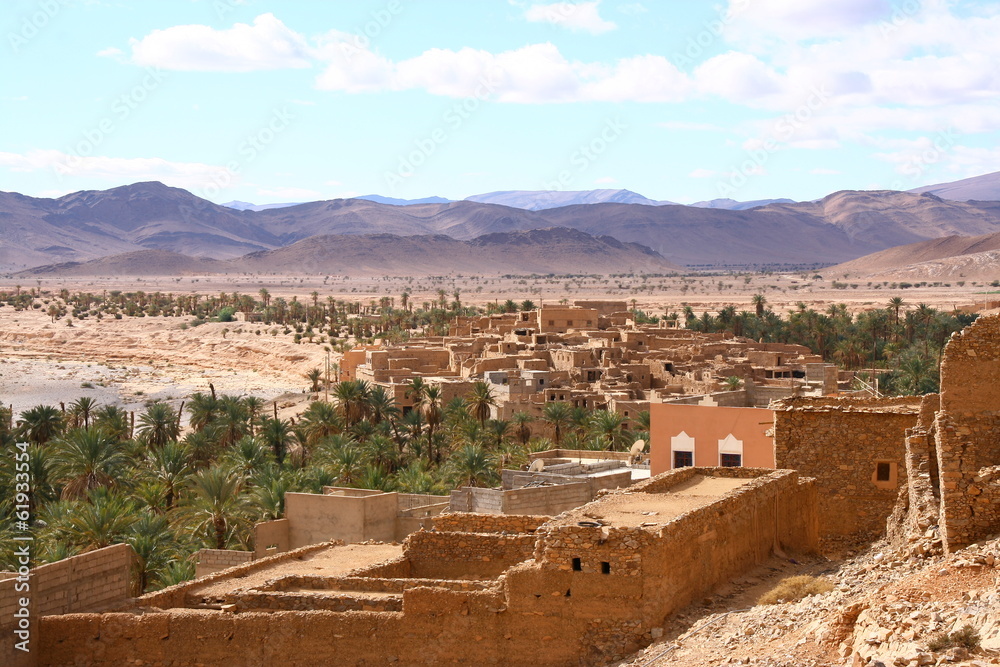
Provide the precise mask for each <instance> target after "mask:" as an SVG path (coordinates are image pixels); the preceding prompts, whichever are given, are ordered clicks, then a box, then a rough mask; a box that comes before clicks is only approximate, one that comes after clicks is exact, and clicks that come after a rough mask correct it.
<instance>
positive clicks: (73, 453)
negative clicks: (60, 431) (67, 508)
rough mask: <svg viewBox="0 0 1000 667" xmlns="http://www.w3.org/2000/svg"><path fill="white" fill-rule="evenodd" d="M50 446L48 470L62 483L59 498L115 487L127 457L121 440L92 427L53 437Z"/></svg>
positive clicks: (123, 470)
mask: <svg viewBox="0 0 1000 667" xmlns="http://www.w3.org/2000/svg"><path fill="white" fill-rule="evenodd" d="M52 446H53V448H54V449H53V454H52V472H53V476H54V477H55V479H57V480H59V481H61V482H62V483H63V485H64V486H63V491H62V497H63V498H81V497H83V496H85V495H87V493H88V492H89V491H92V490H94V489H98V488H101V487H115V486H117V485H118V484H119V480H120V479H121V477H122V476H123V474H124V472H125V466H126V465H127V463H128V460H129V459H128V455H127V454H126V453H125V449H124V447H123V445H122V443H121V442H119V441H118V440H116V439H115V438H114V437H113V436H111V435H109V434H108V433H106V432H105V431H102V430H100V429H96V428H90V429H82V428H78V429H74V430H72V431H70V432H69V433H67V434H66V435H65V436H62V437H60V438H58V439H56V440H53V441H52Z"/></svg>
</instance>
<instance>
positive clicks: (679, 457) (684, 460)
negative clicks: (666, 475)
mask: <svg viewBox="0 0 1000 667" xmlns="http://www.w3.org/2000/svg"><path fill="white" fill-rule="evenodd" d="M693 465H694V452H674V467H675V468H690V467H691V466H693Z"/></svg>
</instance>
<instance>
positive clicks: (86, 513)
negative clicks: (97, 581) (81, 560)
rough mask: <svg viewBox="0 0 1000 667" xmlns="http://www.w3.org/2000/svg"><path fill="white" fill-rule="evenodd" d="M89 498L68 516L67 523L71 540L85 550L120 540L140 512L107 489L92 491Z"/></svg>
mask: <svg viewBox="0 0 1000 667" xmlns="http://www.w3.org/2000/svg"><path fill="white" fill-rule="evenodd" d="M87 500H88V501H89V502H86V503H80V504H79V506H78V507H77V508H76V509H75V511H73V512H72V513H71V514H70V515H69V516H68V522H67V525H66V526H65V532H66V534H67V538H68V541H69V542H71V543H72V544H74V545H76V546H78V547H80V548H81V549H82V550H83V551H90V550H92V549H103V548H104V547H107V546H111V545H112V544H116V543H118V542H121V541H122V538H123V537H124V536H125V535H126V534H127V533H128V532H129V529H130V528H131V527H132V524H133V523H135V521H136V516H137V511H136V507H135V505H134V504H133V503H132V501H130V500H129V499H128V498H125V497H124V496H121V495H119V494H116V493H110V492H108V490H107V489H95V490H91V491H90V493H88V494H87Z"/></svg>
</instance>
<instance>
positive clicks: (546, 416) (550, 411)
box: [542, 401, 573, 447]
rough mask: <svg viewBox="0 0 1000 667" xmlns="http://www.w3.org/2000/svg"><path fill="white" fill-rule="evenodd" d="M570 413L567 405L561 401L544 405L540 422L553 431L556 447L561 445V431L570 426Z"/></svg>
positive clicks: (570, 409) (570, 410)
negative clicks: (550, 427)
mask: <svg viewBox="0 0 1000 667" xmlns="http://www.w3.org/2000/svg"><path fill="white" fill-rule="evenodd" d="M572 412H573V411H572V408H570V405H569V403H563V402H561V401H560V402H550V403H546V404H545V407H544V408H542V421H544V422H545V423H546V424H549V425H550V426H552V428H553V429H555V437H556V447H559V446H560V445H561V444H562V434H563V430H564V429H565V428H566V427H567V426H569V425H570V423H571V419H572Z"/></svg>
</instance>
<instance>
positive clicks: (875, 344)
mask: <svg viewBox="0 0 1000 667" xmlns="http://www.w3.org/2000/svg"><path fill="white" fill-rule="evenodd" d="M753 304H754V306H755V312H751V311H746V310H743V311H737V310H736V307H735V306H726V307H724V308H722V309H720V310H719V312H718V314H716V315H712V314H711V313H709V312H704V313H702V314H701V316H700V317H699V316H697V315H696V314H695V312H694V311H693V310H692V309H691V307H690V306H686V307H685V308H684V310H683V311H682V313H681V314H680V315H678V314H676V313H673V314H671V315H669V316H668V319H670V318H672V317H675V316H676V317H678V318H681V317H683V320H684V326H685V327H687V328H688V329H694V330H695V331H706V332H724V333H728V334H730V335H733V336H743V337H746V338H752V339H753V340H759V341H761V342H764V343H795V344H798V345H805V346H806V347H808V348H809V349H810V350H812V351H813V352H814V353H816V354H819V355H822V356H823V358H824V359H826V360H827V361H830V362H835V363H838V364H840V366H841V367H842V368H845V369H847V370H855V371H861V372H862V374H863V375H865V376H866V377H867V379H868V380H869V381H870V380H871V379H872V377H873V376H875V377H878V379H879V387H880V389H881V390H882V392H883V393H887V394H899V395H905V394H926V393H931V392H935V391H937V389H938V384H939V374H938V367H939V366H940V357H941V352H942V350H943V349H944V344H945V343H946V342H948V339H949V338H950V337H951V334H953V333H954V332H956V331H961V330H962V329H964V328H965V327H966V326H968V325H969V324H971V323H972V322H973V321H974V320H975V319H976V316H975V315H974V314H967V313H961V312H955V313H943V312H941V311H938V310H935V309H934V308H931V307H929V306H927V305H925V304H918V305H917V306H916V307H915V308H907V306H906V304H905V303H904V301H903V300H902V299H901V298H899V297H893V298H892V299H890V300H889V302H888V304H887V306H886V307H884V308H874V309H872V310H866V311H863V312H860V313H857V314H852V313H850V312H848V310H847V306H846V305H844V304H833V305H831V306H830V307H829V308H827V309H826V311H825V312H817V311H815V310H813V309H811V308H807V307H806V305H805V304H804V303H799V305H798V308H797V309H796V310H794V311H793V312H791V313H790V314H789V315H788V316H787V317H785V318H782V317H780V316H779V315H777V314H776V313H774V312H773V311H771V310H770V309H768V308H766V300H765V299H764V297H763V295H760V294H758V295H756V296H755V297H754V300H753Z"/></svg>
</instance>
